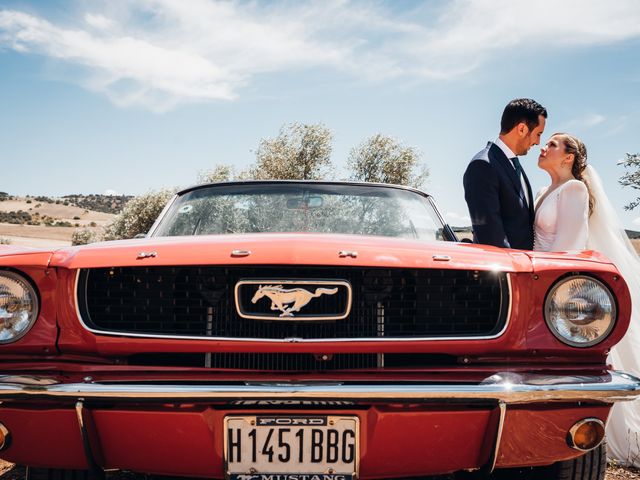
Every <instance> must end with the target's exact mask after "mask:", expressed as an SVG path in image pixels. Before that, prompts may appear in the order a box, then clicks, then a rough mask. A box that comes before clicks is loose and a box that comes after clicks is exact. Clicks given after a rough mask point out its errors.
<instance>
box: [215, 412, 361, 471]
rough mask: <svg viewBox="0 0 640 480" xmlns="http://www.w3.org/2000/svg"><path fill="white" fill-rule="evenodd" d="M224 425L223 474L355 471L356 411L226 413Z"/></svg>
mask: <svg viewBox="0 0 640 480" xmlns="http://www.w3.org/2000/svg"><path fill="white" fill-rule="evenodd" d="M224 427H225V428H224V431H225V433H224V458H225V464H226V472H227V478H228V479H229V480H353V479H355V478H357V476H358V463H359V453H360V452H359V447H358V443H359V437H360V432H359V427H360V423H359V419H358V417H353V416H351V417H349V416H337V415H311V416H307V415H248V416H227V417H225V419H224Z"/></svg>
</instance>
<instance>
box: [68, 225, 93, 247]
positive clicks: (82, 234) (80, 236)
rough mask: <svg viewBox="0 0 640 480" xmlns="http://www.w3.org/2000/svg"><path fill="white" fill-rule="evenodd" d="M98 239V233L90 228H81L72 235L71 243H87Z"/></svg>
mask: <svg viewBox="0 0 640 480" xmlns="http://www.w3.org/2000/svg"><path fill="white" fill-rule="evenodd" d="M98 240H99V238H98V235H97V234H96V233H95V232H94V231H93V230H90V229H88V228H80V229H78V230H76V231H75V232H73V235H71V245H86V244H87V243H93V242H96V241H98Z"/></svg>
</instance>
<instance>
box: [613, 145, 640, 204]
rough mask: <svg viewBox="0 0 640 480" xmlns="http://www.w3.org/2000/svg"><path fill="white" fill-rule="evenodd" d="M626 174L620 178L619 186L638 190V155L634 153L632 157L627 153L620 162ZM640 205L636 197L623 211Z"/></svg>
mask: <svg viewBox="0 0 640 480" xmlns="http://www.w3.org/2000/svg"><path fill="white" fill-rule="evenodd" d="M620 163H621V164H622V165H623V166H624V168H625V170H626V172H625V173H624V174H623V175H622V176H621V177H620V180H618V182H620V185H622V186H623V187H631V188H633V189H635V190H640V153H634V154H633V155H632V154H630V153H627V158H626V159H625V160H623V161H622V162H620ZM638 205H640V197H637V198H636V199H635V200H634V201H632V202H631V203H629V204H628V205H625V207H624V208H625V210H633V209H634V208H636V207H637V206H638Z"/></svg>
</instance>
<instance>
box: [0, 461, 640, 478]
mask: <svg viewBox="0 0 640 480" xmlns="http://www.w3.org/2000/svg"><path fill="white" fill-rule="evenodd" d="M24 473H25V472H24V467H20V466H15V465H13V464H11V463H8V462H4V461H2V460H0V479H1V480H22V479H23V478H24ZM135 477H139V478H140V479H141V480H142V479H144V478H145V477H144V476H142V475H139V476H138V475H121V474H117V473H112V474H109V477H108V478H109V480H119V479H120V478H122V479H126V480H132V479H135ZM605 480H640V470H639V469H635V468H632V469H631V468H620V467H616V466H612V465H609V468H608V469H607V475H606V476H605Z"/></svg>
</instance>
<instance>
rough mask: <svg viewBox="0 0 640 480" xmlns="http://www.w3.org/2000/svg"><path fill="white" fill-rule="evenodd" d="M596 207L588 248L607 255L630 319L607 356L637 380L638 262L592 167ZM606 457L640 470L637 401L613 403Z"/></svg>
mask: <svg viewBox="0 0 640 480" xmlns="http://www.w3.org/2000/svg"><path fill="white" fill-rule="evenodd" d="M583 176H584V178H585V180H586V181H587V183H588V185H589V189H590V191H591V195H592V196H593V198H594V200H595V207H594V210H593V213H592V215H591V217H590V219H589V239H588V241H587V248H588V249H590V250H597V251H599V252H601V253H603V254H604V255H606V256H607V257H608V258H609V259H610V260H611V261H612V262H613V263H614V264H615V265H616V267H617V268H618V270H619V271H620V273H621V274H622V276H623V278H624V279H625V281H626V282H627V285H628V286H629V291H630V292H631V300H632V306H633V310H632V315H631V322H630V325H629V330H628V331H627V333H626V335H625V336H624V338H623V339H622V340H621V341H620V343H618V344H617V345H616V346H615V347H614V348H613V349H612V351H611V353H610V355H609V361H610V363H611V364H612V365H613V367H614V368H615V369H616V370H622V371H624V372H627V373H630V374H632V375H635V376H640V259H639V258H638V255H637V254H636V251H635V249H634V248H633V245H632V244H631V242H630V241H629V238H628V237H627V234H626V232H625V230H624V227H623V225H622V222H621V221H620V219H619V217H618V215H617V214H616V212H615V210H614V208H613V205H612V204H611V202H610V201H609V198H608V197H607V195H606V194H605V192H604V189H603V188H602V181H601V180H600V177H599V175H598V174H597V173H596V171H595V170H594V168H593V167H591V166H587V167H586V169H585V171H584V174H583ZM607 445H608V450H609V452H608V453H609V457H611V458H614V459H616V460H617V461H618V462H619V463H622V464H627V465H633V466H640V401H638V400H636V401H633V402H620V403H616V404H615V406H614V407H613V410H612V412H611V416H610V417H609V422H608V424H607Z"/></svg>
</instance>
